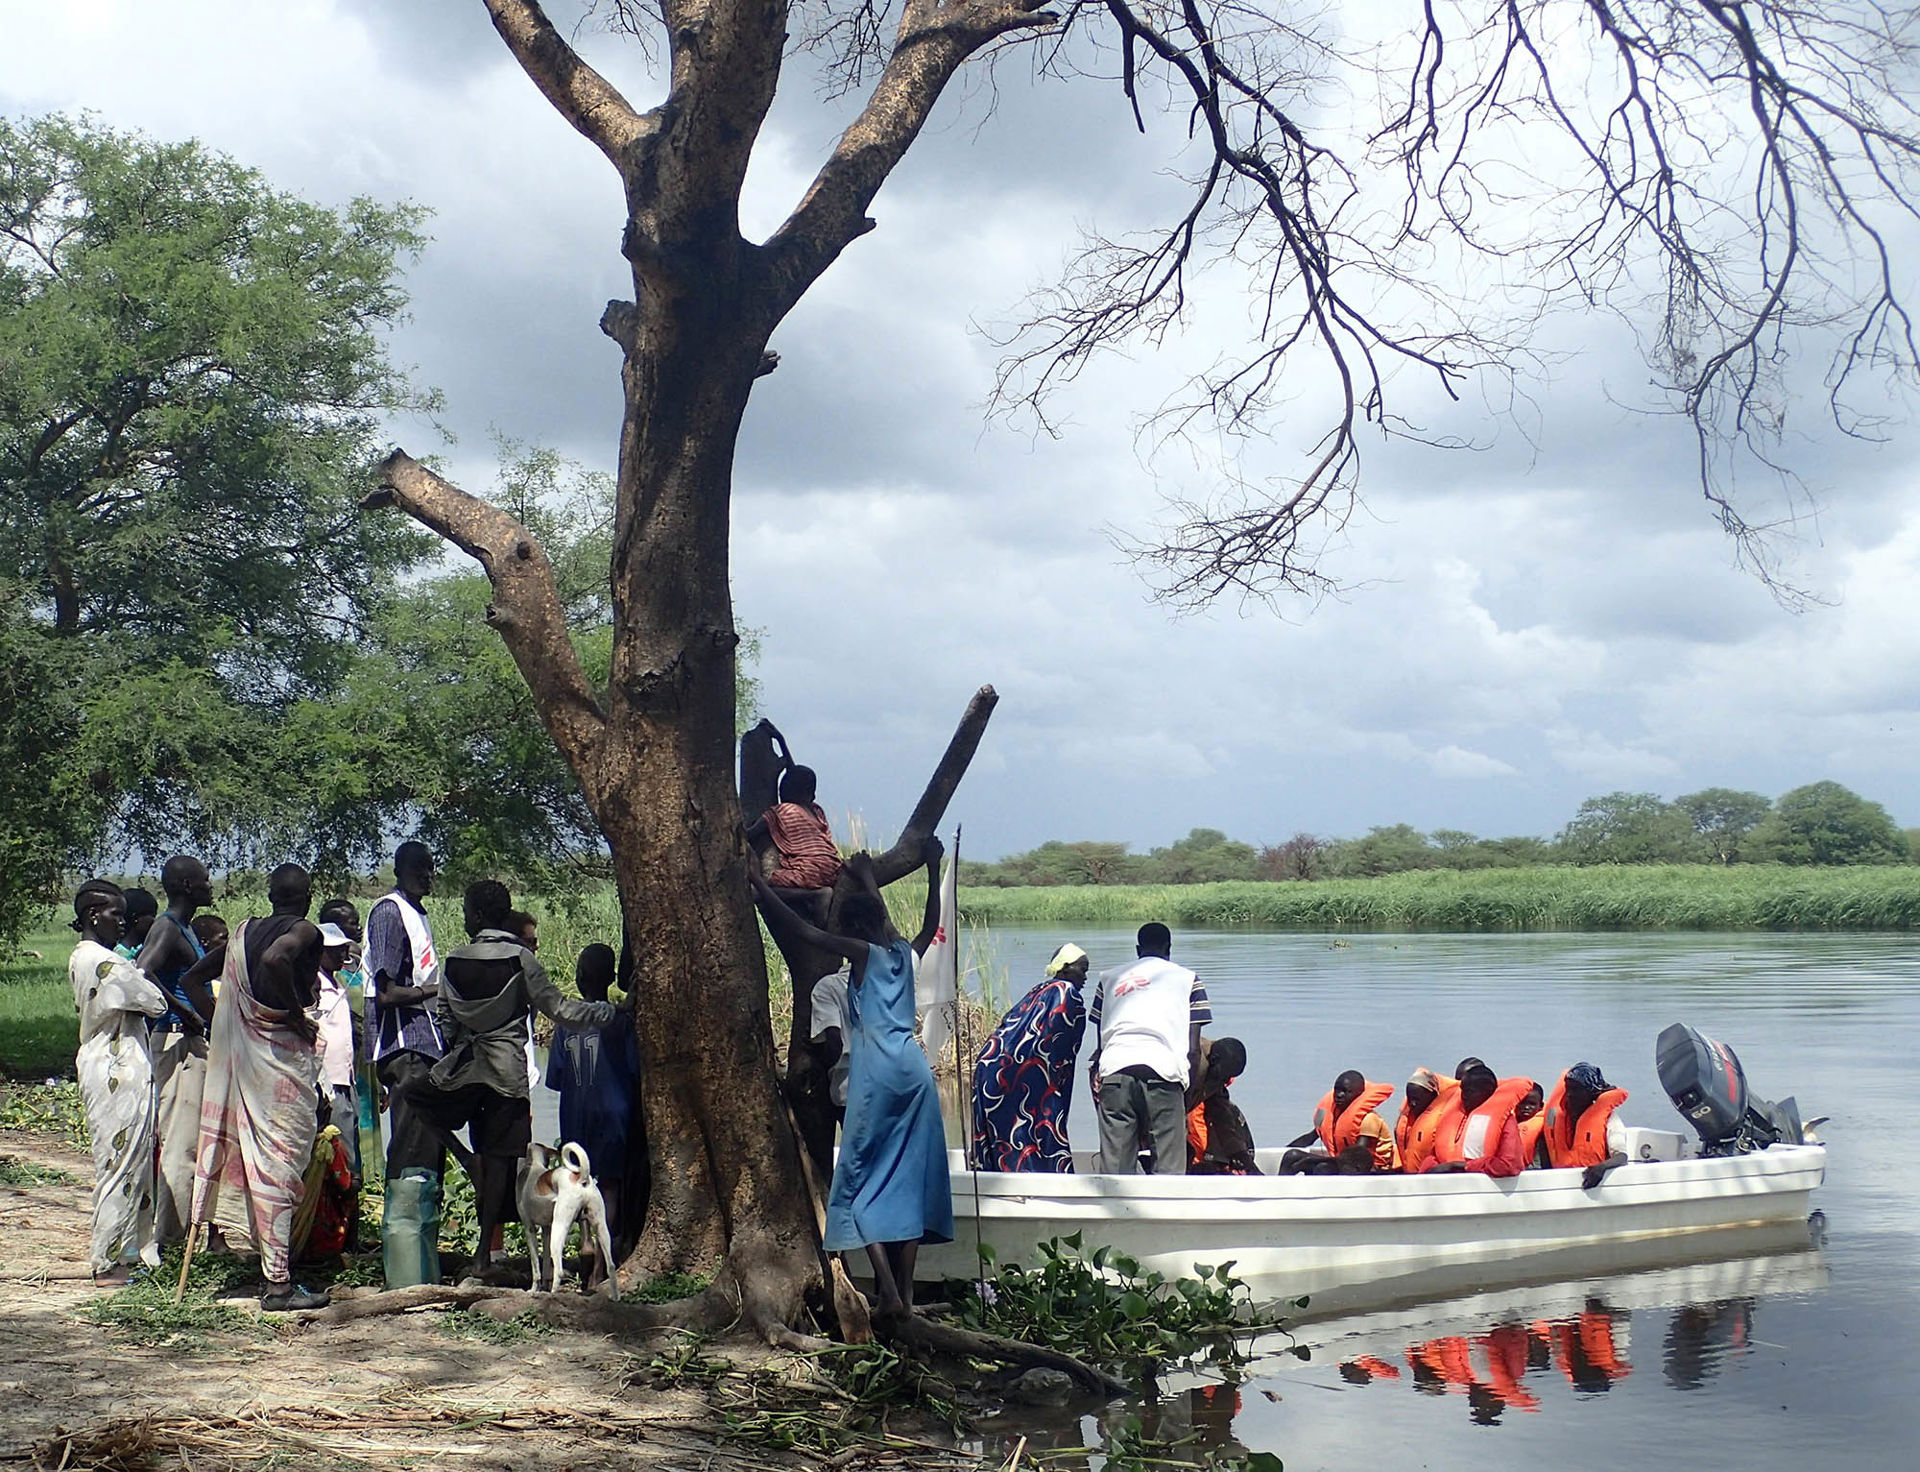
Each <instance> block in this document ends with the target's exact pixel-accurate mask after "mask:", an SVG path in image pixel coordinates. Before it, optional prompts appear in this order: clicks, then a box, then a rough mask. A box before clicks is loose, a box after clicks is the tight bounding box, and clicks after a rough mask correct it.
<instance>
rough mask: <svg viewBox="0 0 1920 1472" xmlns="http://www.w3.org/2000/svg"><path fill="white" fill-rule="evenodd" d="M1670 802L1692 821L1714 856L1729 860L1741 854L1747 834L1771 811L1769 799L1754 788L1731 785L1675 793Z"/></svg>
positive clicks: (1727, 861)
mask: <svg viewBox="0 0 1920 1472" xmlns="http://www.w3.org/2000/svg"><path fill="white" fill-rule="evenodd" d="M1673 805H1674V806H1675V807H1677V808H1679V809H1680V811H1681V812H1683V813H1685V814H1686V815H1687V817H1688V818H1690V819H1692V821H1693V831H1694V832H1695V833H1698V834H1699V835H1700V836H1701V837H1702V838H1703V839H1705V840H1706V842H1707V846H1708V848H1709V849H1710V850H1711V851H1712V853H1713V856H1714V858H1716V859H1718V860H1719V861H1720V862H1721V863H1723V864H1731V863H1734V862H1736V861H1737V860H1739V859H1740V858H1741V852H1740V850H1741V845H1742V844H1743V843H1745V841H1746V838H1747V835H1748V834H1749V833H1751V832H1753V830H1754V829H1755V828H1757V827H1759V826H1760V824H1761V822H1762V821H1764V820H1765V818H1766V816H1767V814H1768V813H1770V812H1772V811H1773V803H1772V801H1771V800H1769V799H1768V798H1765V797H1763V796H1761V795H1760V794H1759V793H1757V792H1741V791H1738V790H1736V789H1735V788H1732V787H1707V788H1703V789H1702V790H1701V791H1699V792H1689V793H1688V794H1687V795H1686V796H1685V797H1676V798H1675V799H1674V800H1673Z"/></svg>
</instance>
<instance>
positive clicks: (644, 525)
mask: <svg viewBox="0 0 1920 1472" xmlns="http://www.w3.org/2000/svg"><path fill="white" fill-rule="evenodd" d="M636 233H644V232H636V231H633V230H630V231H629V246H630V249H629V253H630V255H632V256H633V257H634V259H635V262H636V265H635V272H634V277H635V285H636V288H637V293H638V299H639V302H640V305H639V308H638V310H637V311H636V312H635V313H634V314H633V316H632V317H630V318H627V319H626V320H625V321H624V322H623V323H622V326H623V328H625V329H626V330H625V331H623V332H622V333H621V334H620V336H622V337H624V338H625V341H623V342H622V346H623V348H625V349H626V362H625V366H624V371H623V381H624V384H625V388H626V416H625V421H624V424H623V427H622V433H621V444H620V449H621V453H620V471H619V491H618V503H617V521H616V524H617V526H618V532H617V535H616V540H615V544H614V555H613V597H614V628H615V643H614V652H613V670H612V679H611V682H610V686H609V689H608V691H607V696H606V705H607V716H608V721H607V728H606V732H605V736H604V739H603V741H602V742H601V749H600V751H599V753H598V759H597V762H596V764H595V766H594V768H593V770H591V771H590V772H583V773H582V774H581V775H582V778H583V782H584V785H585V787H586V791H587V797H588V801H589V803H590V804H591V806H592V808H593V811H594V815H595V817H596V818H597V819H598V820H599V823H600V826H601V830H602V831H603V832H604V833H605V834H606V837H607V842H608V844H609V846H610V848H611V849H612V853H613V865H614V874H615V879H616V882H617V884H618V886H619V890H620V904H621V913H622V916H623V918H624V920H625V922H626V927H627V936H628V939H629V942H630V944H631V945H632V948H633V956H634V975H635V982H636V985H637V986H638V997H639V1003H638V1007H637V1010H636V1014H635V1027H636V1030H637V1032H638V1036H639V1042H640V1056H641V1064H642V1109H643V1112H644V1115H645V1119H646V1124H647V1132H648V1144H649V1150H650V1153H651V1157H652V1163H653V1172H652V1182H651V1195H650V1202H649V1207H648V1213H647V1221H646V1225H645V1228H644V1230H643V1232H642V1234H641V1238H640V1241H639V1244H638V1245H637V1246H636V1248H635V1249H634V1252H633V1254H632V1256H631V1257H630V1258H629V1260H628V1266H629V1268H630V1269H633V1270H637V1271H639V1272H642V1273H646V1274H652V1273H658V1272H664V1271H670V1270H684V1271H692V1270H701V1269H709V1268H714V1267H716V1266H720V1265H722V1264H723V1263H724V1266H725V1268H726V1270H727V1276H728V1277H730V1278H731V1279H732V1286H733V1287H734V1288H736V1289H737V1290H738V1292H739V1293H740V1295H741V1303H742V1308H743V1311H744V1313H745V1315H746V1318H747V1319H748V1321H749V1322H750V1323H753V1324H755V1325H756V1326H758V1327H767V1326H771V1325H773V1324H776V1323H787V1322H791V1321H793V1320H794V1319H795V1318H796V1317H797V1315H798V1314H799V1312H800V1310H801V1307H802V1301H803V1296H804V1294H805V1293H806V1291H807V1290H808V1289H810V1288H818V1287H820V1286H822V1277H821V1271H820V1261H821V1260H820V1251H819V1240H818V1237H817V1234H816V1232H815V1228H814V1223H813V1217H812V1210H811V1207H810V1206H809V1204H808V1201H807V1193H806V1189H805V1186H804V1183H803V1180H802V1176H801V1172H800V1161H799V1155H798V1148H797V1144H796V1142H795V1139H794V1135H793V1129H792V1127H791V1125H790V1124H789V1123H788V1119H787V1112H786V1106H785V1103H784V1101H783V1100H782V1099H781V1097H780V1093H779V1089H778V1085H777V1072H776V1064H775V1053H774V1044H773V1031H772V1027H771V1024H770V1021H769V1008H768V998H767V976H766V961H765V952H764V950H763V949H762V946H761V942H760V933H759V927H758V923H757V921H756V919H755V916H754V911H753V903H752V897H751V891H750V890H749V888H748V886H747V872H746V866H747V857H748V852H747V846H746V842H745V839H744V836H743V834H742V830H741V825H740V821H739V804H738V799H737V797H736V796H735V791H734V781H733V759H734V726H733V721H734V650H735V647H736V645H737V644H738V642H739V640H738V636H737V635H736V633H735V631H734V623H733V608H732V598H731V593H730V589H729V587H728V581H727V559H728V530H729V528H728V516H729V503H730V498H731V491H732V466H733V454H734V445H735V440H736V437H737V433H738V429H739V424H740V418H741V415H742V414H743V413H744V411H745V408H746V401H747V394H748V392H749V390H750V389H751V387H752V384H753V381H754V379H755V377H756V376H757V375H758V373H759V370H760V363H761V353H762V350H763V349H764V347H765V340H764V337H763V336H762V335H761V334H760V333H759V332H758V331H757V330H756V326H755V324H754V323H753V322H752V320H751V319H750V318H749V317H747V316H746V315H745V313H744V312H743V311H742V308H743V307H744V306H745V305H746V303H747V300H748V297H749V291H748V290H747V289H746V288H747V283H745V282H743V281H742V280H741V275H740V272H739V270H738V269H737V267H738V261H739V253H738V250H737V249H736V248H735V243H737V241H738V236H737V233H732V234H730V233H729V232H721V233H720V234H719V235H718V236H717V237H715V238H711V239H710V240H709V242H708V244H707V248H706V249H704V250H701V251H699V252H698V253H697V254H696V253H682V254H680V255H679V258H678V259H677V260H675V261H674V262H672V263H671V265H669V264H668V263H667V262H664V261H662V260H661V259H659V258H658V257H656V256H653V255H650V254H649V253H648V252H646V251H645V250H644V249H643V248H641V247H639V246H637V245H635V244H634V239H635V236H636ZM690 258H691V259H692V260H694V261H697V262H698V265H697V267H696V268H694V269H689V259H690Z"/></svg>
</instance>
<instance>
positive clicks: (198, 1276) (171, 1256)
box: [80, 1247, 268, 1354]
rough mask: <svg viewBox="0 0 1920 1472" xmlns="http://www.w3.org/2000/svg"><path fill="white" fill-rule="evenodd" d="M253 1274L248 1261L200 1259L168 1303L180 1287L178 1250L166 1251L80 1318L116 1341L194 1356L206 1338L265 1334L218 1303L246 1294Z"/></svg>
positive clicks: (254, 1281)
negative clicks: (179, 1293) (153, 1265)
mask: <svg viewBox="0 0 1920 1472" xmlns="http://www.w3.org/2000/svg"><path fill="white" fill-rule="evenodd" d="M258 1279H259V1273H258V1271H257V1268H256V1265H255V1264H254V1263H253V1261H252V1260H251V1259H248V1260H245V1261H242V1260H241V1259H237V1258H233V1257H228V1256H225V1255H224V1254H211V1253H209V1254H202V1255H200V1256H197V1257H195V1258H194V1260H193V1266H192V1268H191V1269H190V1270H189V1271H188V1276H187V1290H186V1293H185V1295H184V1296H183V1298H182V1299H181V1301H180V1302H179V1303H175V1302H174V1301H173V1294H174V1289H175V1287H176V1286H177V1285H178V1284H179V1282H180V1249H179V1248H178V1247H171V1248H169V1249H168V1250H167V1252H166V1255H165V1256H164V1257H163V1258H162V1259H161V1262H160V1266H159V1267H158V1268H156V1269H155V1270H154V1271H153V1272H151V1273H149V1274H148V1275H147V1276H145V1277H143V1278H141V1279H140V1280H139V1281H138V1282H136V1283H132V1284H130V1285H129V1286H127V1287H125V1288H122V1289H120V1290H119V1291H118V1292H117V1293H113V1294H110V1295H108V1296H107V1297H105V1298H100V1299H95V1300H94V1301H93V1302H92V1303H89V1304H86V1305H85V1306H83V1307H82V1308H81V1310H80V1316H81V1317H82V1318H83V1319H85V1320H87V1322H89V1323H91V1324H97V1325H98V1326H99V1327H101V1328H103V1329H105V1330H107V1332H108V1333H110V1334H112V1335H113V1336H114V1337H115V1338H116V1339H121V1340H125V1341H128V1342H130V1343H133V1344H142V1345H146V1346H148V1347H149V1348H160V1349H170V1350H172V1351H174V1352H175V1353H177V1354H194V1353H197V1352H199V1351H201V1350H204V1349H206V1348H207V1347H208V1336H209V1335H211V1334H240V1335H247V1336H252V1337H260V1336H262V1335H264V1334H266V1333H267V1332H268V1330H267V1325H266V1324H265V1323H264V1322H263V1321H262V1320H261V1319H260V1317H259V1316H258V1315H257V1314H253V1313H250V1312H248V1311H247V1310H246V1309H243V1308H236V1307H235V1306H234V1305H233V1304H231V1303H222V1302H221V1301H220V1299H221V1298H222V1297H223V1296H224V1295H226V1294H228V1293H231V1292H234V1291H236V1290H239V1291H245V1292H248V1293H252V1292H254V1291H257V1289H258V1287H259V1282H258Z"/></svg>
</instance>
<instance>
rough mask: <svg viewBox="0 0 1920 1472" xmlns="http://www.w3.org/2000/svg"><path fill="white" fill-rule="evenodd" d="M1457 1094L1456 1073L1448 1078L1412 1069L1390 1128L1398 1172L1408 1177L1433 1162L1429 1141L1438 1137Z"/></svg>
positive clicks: (1458, 1082)
mask: <svg viewBox="0 0 1920 1472" xmlns="http://www.w3.org/2000/svg"><path fill="white" fill-rule="evenodd" d="M1459 1093H1460V1079H1459V1076H1458V1075H1457V1074H1456V1075H1455V1076H1454V1077H1452V1078H1448V1077H1447V1076H1446V1075H1445V1074H1439V1073H1435V1072H1434V1071H1433V1070H1432V1069H1431V1068H1416V1069H1414V1071H1413V1076H1412V1077H1411V1078H1409V1079H1408V1080H1407V1087H1406V1091H1405V1093H1404V1094H1403V1095H1402V1100H1401V1104H1400V1117H1399V1119H1397V1120H1395V1121H1394V1125H1393V1146H1394V1150H1395V1152H1396V1153H1397V1154H1398V1155H1399V1157H1400V1169H1401V1170H1403V1171H1405V1172H1406V1173H1407V1174H1408V1175H1410V1176H1411V1175H1418V1174H1419V1173H1420V1172H1421V1171H1422V1170H1424V1169H1425V1168H1426V1165H1427V1162H1428V1161H1430V1160H1432V1159H1433V1142H1434V1140H1435V1139H1437V1138H1438V1137H1439V1132H1440V1125H1441V1123H1442V1122H1443V1121H1444V1120H1445V1119H1446V1118H1447V1117H1448V1116H1449V1115H1450V1114H1451V1113H1452V1112H1453V1107H1454V1105H1455V1104H1456V1103H1457V1100H1458V1097H1459ZM1443 1102H1444V1104H1445V1106H1446V1107H1444V1108H1443V1107H1442V1104H1443Z"/></svg>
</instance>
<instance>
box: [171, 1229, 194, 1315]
mask: <svg viewBox="0 0 1920 1472" xmlns="http://www.w3.org/2000/svg"><path fill="white" fill-rule="evenodd" d="M200 1227H201V1224H200V1223H199V1222H190V1223H188V1225H187V1245H186V1247H185V1249H184V1250H183V1251H182V1252H181V1253H180V1281H179V1282H178V1283H176V1284H174V1287H173V1301H174V1302H175V1303H178V1302H180V1300H181V1299H183V1298H185V1297H186V1296H187V1269H188V1268H190V1267H192V1266H193V1244H194V1242H195V1241H196V1240H197V1239H198V1238H199V1236H200Z"/></svg>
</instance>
